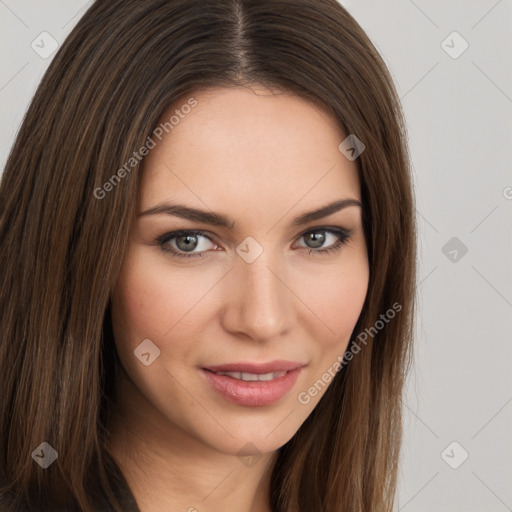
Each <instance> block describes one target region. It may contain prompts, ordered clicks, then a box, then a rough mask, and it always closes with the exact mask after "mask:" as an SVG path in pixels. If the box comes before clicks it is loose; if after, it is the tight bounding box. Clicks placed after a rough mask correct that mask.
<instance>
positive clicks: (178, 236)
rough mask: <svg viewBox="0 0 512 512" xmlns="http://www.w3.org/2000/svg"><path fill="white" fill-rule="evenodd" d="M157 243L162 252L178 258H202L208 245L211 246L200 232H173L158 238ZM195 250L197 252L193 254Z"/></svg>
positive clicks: (208, 240)
mask: <svg viewBox="0 0 512 512" xmlns="http://www.w3.org/2000/svg"><path fill="white" fill-rule="evenodd" d="M157 243H158V245H159V247H160V249H161V250H162V251H164V252H165V253H167V254H171V255H172V256H176V257H178V258H181V257H183V258H196V257H202V256H203V252H207V251H208V247H207V246H208V243H211V244H213V242H212V241H211V239H210V238H209V237H208V236H206V235H205V234H204V233H202V232H201V231H173V232H172V233H166V234H165V235H162V236H161V237H159V238H158V239H157ZM213 245H215V244H213ZM196 249H199V251H197V252H193V251H195V250H196Z"/></svg>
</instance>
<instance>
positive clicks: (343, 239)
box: [156, 226, 353, 259]
mask: <svg viewBox="0 0 512 512" xmlns="http://www.w3.org/2000/svg"><path fill="white" fill-rule="evenodd" d="M312 233H329V234H331V235H334V236H335V237H336V238H337V239H338V240H337V241H336V242H335V243H334V244H333V245H331V246H330V247H328V248H327V249H309V250H308V251H307V253H308V256H317V255H327V254H331V253H334V252H338V251H341V249H342V248H343V246H344V245H346V244H347V242H348V241H349V240H350V238H351V237H352V233H353V231H352V230H347V229H340V228H333V227H328V226H321V227H319V228H315V229H312V230H308V231H306V232H305V233H303V234H302V235H300V237H299V239H300V238H302V237H304V236H306V235H309V234H312ZM182 235H194V236H196V235H201V236H204V237H205V238H207V239H208V240H210V242H213V243H215V242H214V241H213V240H212V239H211V238H210V237H209V236H208V235H207V234H206V233H205V232H204V231H184V230H182V231H172V232H170V233H166V234H164V235H162V236H160V237H158V238H157V240H156V242H157V244H158V246H159V248H160V250H162V251H163V252H164V253H165V254H170V255H171V256H172V257H177V258H188V259H190V258H201V257H202V256H203V253H204V252H209V251H203V252H198V253H190V254H185V253H182V252H178V251H176V250H175V249H172V248H171V249H170V248H168V247H165V244H166V243H168V242H170V241H171V240H173V239H175V238H177V237H179V236H182Z"/></svg>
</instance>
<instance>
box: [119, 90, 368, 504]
mask: <svg viewBox="0 0 512 512" xmlns="http://www.w3.org/2000/svg"><path fill="white" fill-rule="evenodd" d="M194 97H195V98H196V99H197V101H198V105H197V106H196V107H195V108H194V109H193V110H192V112H191V113H190V114H189V115H187V116H186V117H185V118H184V119H182V120H180V122H179V124H178V125H176V126H175V127H174V128H173V130H172V131H171V132H170V133H169V134H168V135H166V136H165V137H164V138H163V140H162V141H161V142H159V143H158V144H157V146H156V147H155V148H154V149H152V150H151V152H150V153H149V155H148V156H147V157H146V160H145V164H144V171H143V175H142V181H141V188H140V197H139V204H138V212H143V211H146V210H148V209H149V208H152V207H154V206H156V205H159V204H161V203H163V202H171V203H177V202H179V203H181V204H184V205H187V206H190V207H194V208H199V209H203V210H206V211H213V212H216V213H221V214H223V215H226V216H228V217H229V218H231V219H233V220H236V226H235V228H234V229H233V230H232V231H230V230H229V229H227V228H224V227H218V226H212V225H210V224H206V223H203V222H197V221H191V220H186V219H183V218H180V217H177V216H174V215H168V214H155V215H144V216H141V217H138V218H137V219H136V221H135V222H134V224H133V229H132V235H131V239H130V244H129V250H128V253H127V255H126V258H125V259H124V261H123V263H122V267H121V272H120V275H119V278H118V281H117V284H116V287H115V290H114V292H113V295H112V320H113V326H114V336H115V343H116V347H117V350H118V353H119V356H120V359H121V362H122V367H123V369H124V371H123V374H122V377H121V378H120V380H119V386H118V390H119V391H118V398H117V400H118V403H117V406H118V410H117V411H116V413H115V420H114V421H113V424H112V429H111V431H112V451H113V453H114V454H115V458H116V461H117V463H118V464H119V466H120V468H121V470H122V471H123V474H124V475H125V477H126V479H127V482H128V484H129V485H130V488H131V490H132V492H133V494H134V496H135V498H136V500H137V503H138V505H139V507H140V509H141V511H142V512H164V511H165V512H168V511H169V510H172V511H189V512H194V511H195V510H198V511H200V512H215V511H216V512H218V511H219V510H237V511H239V512H269V511H270V506H269V501H268V495H269V483H270V471H271V468H272V464H273V463H274V461H275V459H276V456H277V452H276V450H278V448H280V447H281V446H283V445H284V444H285V443H286V442H287V441H289V440H290V439H291V438H292V436H293V435H294V434H295V433H296V432H297V430H298V429H299V427H300V426H301V424H302V423H303V422H304V420H305V419H306V418H307V417H308V416H309V414H310V413H311V412H312V410H313V409H314V407H315V406H316V404H317V403H318V401H319V400H320V398H321V396H323V394H324V393H325V390H326V389H327V386H326V387H325V388H324V389H323V390H322V391H321V392H320V393H318V395H317V396H315V397H314V398H312V399H311V401H310V403H308V404H305V405H304V404H301V403H299V401H298V398H297V397H298V394H299V393H300V392H303V391H307V390H308V389H309V388H310V387H311V386H312V385H313V384H314V383H315V382H316V381H317V380H318V379H320V378H321V376H322V374H324V373H325V372H326V371H327V370H328V368H330V367H332V365H333V363H334V362H335V361H336V360H337V357H338V356H339V355H343V353H344V352H345V350H346V347H347V345H348V343H349V341H350V337H351V334H352V331H353V329H354V326H355V324H356V322H357V320H358V317H359V315H360V313H361V309H362V307H363V303H364V300H365V297H366V292H367V289H368V279H369V265H368V256H367V246H366V241H365V237H364V232H363V226H362V218H361V215H362V210H361V208H360V207H359V206H349V207H347V208H344V209H342V210H340V211H338V212H336V213H333V214H331V215H329V216H326V217H324V218H322V219H319V220H315V221H312V222H309V223H308V224H305V225H303V226H296V227H293V226H292V225H291V222H292V220H293V219H294V218H295V217H297V216H298V215H300V214H301V213H304V212H308V211H311V210H314V209H317V208H319V207H322V206H324V205H326V204H328V203H331V202H333V201H336V200H339V199H344V198H354V199H357V200H359V201H361V194H360V183H359V177H358V171H357V166H356V163H355V162H351V161H349V160H348V159H347V158H345V156H344V155H343V154H342V153H341V152H340V151H339V150H338V146H339V144H340V143H341V141H343V140H344V139H345V138H346V134H344V133H343V132H342V131H341V128H340V127H339V125H338V123H337V121H336V119H335V118H334V117H333V116H332V114H330V113H329V112H328V111H326V110H324V108H323V107H321V106H319V105H316V104H314V103H311V102H309V101H306V100H304V99H301V98H300V97H298V96H296V95H294V94H292V93H280V94H276V93H272V92H271V91H269V90H267V89H263V88H259V87H254V86H253V87H252V88H215V89H210V90H205V91H203V92H201V93H198V94H195V95H194ZM186 99H187V98H185V99H184V100H183V101H179V102H177V103H176V104H175V105H173V106H172V107H171V108H170V109H169V110H168V112H166V113H165V114H164V115H163V116H162V120H164V119H169V117H170V115H172V113H173V111H174V110H175V109H176V108H179V106H180V105H183V104H184V103H185V101H186ZM323 226H331V227H338V228H343V229H347V230H352V235H351V238H350V239H349V240H348V241H347V243H346V244H344V245H342V246H341V250H340V251H334V252H332V253H330V254H313V255H309V254H308V249H312V250H313V251H314V250H317V251H318V250H319V249H323V248H326V247H329V246H332V245H334V244H335V242H336V241H337V238H336V236H335V235H330V234H328V233H325V231H321V229H320V230H318V228H322V227H323ZM312 228H317V232H318V231H320V235H322V234H324V235H325V241H324V242H323V245H322V244H320V246H318V244H317V245H315V244H314V241H313V242H311V241H310V240H309V239H308V237H305V236H303V235H304V234H305V233H307V232H310V231H312V230H313V231H315V230H314V229H312ZM182 229H186V230H203V231H206V233H207V234H208V235H209V236H210V240H208V239H207V238H203V237H201V236H199V238H198V243H199V244H198V245H197V246H196V247H195V249H194V251H193V252H194V253H199V252H201V253H202V255H203V256H202V257H197V258H191V259H190V260H187V259H185V258H179V257H173V256H172V255H170V254H168V253H165V252H164V251H162V249H161V247H160V246H159V245H158V243H157V242H156V239H157V238H159V237H161V236H162V235H164V234H166V233H169V232H172V231H176V230H182ZM249 236H250V237H252V238H254V239H255V240H256V241H257V242H258V243H259V244H260V246H261V247H263V253H262V254H261V255H260V256H259V257H258V258H257V259H256V260H255V261H253V262H252V263H247V262H246V261H245V260H244V259H243V258H241V257H240V256H239V255H238V254H237V252H236V248H237V247H238V246H239V245H240V244H241V243H242V241H244V240H245V239H246V237H249ZM176 243H177V241H176V239H175V240H174V242H167V245H166V246H167V247H169V246H172V247H173V248H174V249H175V250H178V251H179V249H180V248H181V249H182V250H181V252H182V253H185V254H187V252H186V251H184V250H183V247H184V245H183V244H181V245H180V246H177V245H176ZM145 339H150V340H151V341H152V342H153V343H154V345H156V346H157V347H158V348H159V350H160V356H159V357H157V358H156V359H155V360H154V362H152V363H151V364H150V365H149V366H145V365H144V364H142V363H141V362H140V360H139V359H138V358H137V357H136V356H135V355H134V350H135V349H136V348H137V346H138V345H139V344H140V343H141V342H142V340H145ZM275 359H284V360H291V361H297V362H301V363H304V364H306V367H305V368H304V369H303V370H302V372H301V374H300V375H299V378H298V380H297V382H296V384H295V386H294V388H293V389H292V391H291V392H289V393H288V394H287V395H285V396H284V397H283V398H281V399H280V400H279V401H278V402H276V403H274V404H272V405H269V406H263V407H246V406H241V405H237V404H233V403H231V402H228V401H226V400H225V398H223V397H222V396H221V395H219V394H218V393H217V392H216V391H215V390H214V389H213V388H211V387H210V385H209V384H208V383H207V382H205V380H204V379H203V377H202V375H201V374H200V372H199V368H200V367H203V366H206V365H216V364H217V365H218V364H224V363H229V362H240V361H255V362H266V361H272V360H275ZM329 384H330V383H329ZM249 442H250V443H252V446H251V447H249V448H248V447H247V446H246V445H247V443H249ZM244 447H245V449H244ZM241 450H243V451H242V452H240V451H241ZM239 453H243V454H244V455H245V454H246V455H254V458H253V459H252V463H250V464H248V463H247V461H249V459H242V458H241V457H240V456H239V455H238V454H239ZM244 461H246V462H245V463H244Z"/></svg>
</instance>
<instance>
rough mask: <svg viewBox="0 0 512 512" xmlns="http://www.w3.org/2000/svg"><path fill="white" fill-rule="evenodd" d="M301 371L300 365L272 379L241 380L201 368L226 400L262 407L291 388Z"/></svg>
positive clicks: (271, 402)
mask: <svg viewBox="0 0 512 512" xmlns="http://www.w3.org/2000/svg"><path fill="white" fill-rule="evenodd" d="M301 371H302V367H301V368H296V369H295V370H290V371H289V372H288V373H287V374H286V375H283V376H282V377H279V378H277V379H274V380H267V381H243V380H239V379H234V378H232V377H228V376H227V375H217V374H216V373H213V372H211V371H209V370H205V369H203V368H201V373H202V374H203V375H204V376H205V377H206V379H207V380H208V382H209V383H210V384H211V386H212V387H213V388H214V389H215V390H216V391H218V392H219V393H220V394H221V395H222V396H223V397H224V398H225V399H226V400H228V401H229V402H232V403H234V404H237V405H243V406H245V407H262V406H265V405H270V404H273V403H274V402H277V401H278V400H279V399H280V398H282V397H283V396H284V395H286V393H288V392H289V391H290V390H291V389H292V388H293V386H294V385H295V382H297V378H298V376H299V373H300V372H301Z"/></svg>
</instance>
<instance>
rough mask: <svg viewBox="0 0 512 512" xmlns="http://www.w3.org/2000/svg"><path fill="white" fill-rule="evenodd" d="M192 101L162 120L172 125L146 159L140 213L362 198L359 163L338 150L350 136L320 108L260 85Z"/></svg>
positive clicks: (258, 207)
mask: <svg viewBox="0 0 512 512" xmlns="http://www.w3.org/2000/svg"><path fill="white" fill-rule="evenodd" d="M191 97H193V98H194V100H195V101H197V104H195V106H194V107H193V108H192V109H189V108H186V109H183V111H181V110H180V107H181V106H182V105H185V104H187V101H188V100H189V99H190V97H183V98H181V99H180V100H179V101H177V102H176V103H175V104H174V105H172V106H171V107H170V108H169V109H167V111H166V112H165V113H164V114H163V115H162V117H161V120H160V121H161V122H162V123H165V122H166V121H168V120H169V119H170V118H171V116H174V117H173V120H174V123H173V126H172V129H170V130H169V129H168V130H169V133H168V134H167V133H165V132H164V134H163V137H162V140H161V141H158V140H155V142H157V145H156V147H155V148H154V149H152V150H151V151H150V153H149V154H148V156H147V157H146V159H145V162H144V170H143V176H142V181H141V194H140V197H141V199H140V202H141V205H140V209H141V210H144V209H147V208H150V207H152V206H154V205H155V204H157V203H158V202H161V201H176V202H182V203H183V202H186V203H187V204H191V205H195V206H198V207H203V208H204V207H205V206H207V207H209V208H212V209H215V210H219V207H223V209H224V210H226V209H227V208H228V207H229V208H230V209H234V210H235V211H238V212H239V213H241V212H242V211H244V210H247V209H251V210H252V211H253V212H254V213H256V212H261V211H269V209H270V210H274V211H276V209H279V210H283V209H288V208H290V207H291V206H292V205H293V204H294V203H297V201H299V200H300V201H301V206H303V207H307V206H308V205H312V206H317V205H318V204H319V203H321V204H324V203H326V202H328V201H329V199H331V200H337V199H339V198H340V197H353V198H356V199H360V188H359V176H358V170H357V165H356V163H355V162H352V161H349V160H348V159H347V158H345V156H344V155H343V154H342V153H341V152H340V151H339V150H338V146H339V144H340V143H341V142H342V141H343V140H344V139H345V137H346V134H344V133H343V131H342V129H341V127H340V125H339V123H338V122H337V120H336V118H335V117H334V115H333V114H331V113H330V112H328V111H327V110H326V109H324V108H323V107H322V106H321V105H319V104H317V103H316V102H315V103H312V102H310V101H308V100H305V99H303V98H301V97H299V96H297V95H294V94H292V93H289V92H286V93H279V94H275V93H272V92H271V91H269V90H266V89H263V88H254V87H253V88H252V89H249V88H217V89H210V90H205V91H201V92H198V93H196V94H193V95H192V96H191ZM177 110H178V112H176V111H177ZM185 112H187V113H186V114H185Z"/></svg>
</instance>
